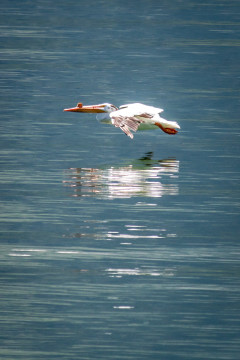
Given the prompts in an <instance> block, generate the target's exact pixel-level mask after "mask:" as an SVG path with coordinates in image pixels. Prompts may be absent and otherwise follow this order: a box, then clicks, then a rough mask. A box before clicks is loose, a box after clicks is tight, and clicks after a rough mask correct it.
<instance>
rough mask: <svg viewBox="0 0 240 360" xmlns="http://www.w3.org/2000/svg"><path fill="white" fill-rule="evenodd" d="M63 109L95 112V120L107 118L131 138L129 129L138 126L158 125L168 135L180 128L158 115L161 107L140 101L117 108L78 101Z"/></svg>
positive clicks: (153, 126) (148, 127)
mask: <svg viewBox="0 0 240 360" xmlns="http://www.w3.org/2000/svg"><path fill="white" fill-rule="evenodd" d="M64 111H74V112H83V113H97V116H96V117H97V120H100V121H105V120H108V121H107V122H110V123H112V124H113V125H114V126H115V127H119V128H120V129H121V130H122V131H123V132H124V133H125V134H126V135H128V136H129V137H130V138H131V139H133V134H132V133H131V131H130V130H132V131H137V130H138V128H139V129H154V128H155V129H156V128H157V127H159V128H160V129H161V130H162V131H164V132H165V133H167V134H169V135H174V134H176V133H177V130H176V129H180V126H179V125H178V123H177V122H175V121H168V120H166V119H163V118H161V117H160V115H159V114H160V113H162V112H163V109H160V108H155V107H153V106H148V105H144V104H140V103H134V104H126V105H121V106H120V107H119V109H118V108H117V107H116V106H115V105H112V104H108V103H104V104H98V105H88V106H83V104H82V103H78V104H77V106H76V107H74V108H70V109H64Z"/></svg>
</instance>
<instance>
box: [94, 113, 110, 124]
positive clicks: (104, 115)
mask: <svg viewBox="0 0 240 360" xmlns="http://www.w3.org/2000/svg"><path fill="white" fill-rule="evenodd" d="M96 118H97V120H98V121H106V122H107V121H109V120H111V118H110V115H109V113H99V114H97V116H96Z"/></svg>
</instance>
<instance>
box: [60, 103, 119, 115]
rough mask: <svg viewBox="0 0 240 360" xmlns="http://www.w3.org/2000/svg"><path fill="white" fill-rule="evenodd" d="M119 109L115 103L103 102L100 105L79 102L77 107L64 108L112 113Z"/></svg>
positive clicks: (84, 111) (76, 110)
mask: <svg viewBox="0 0 240 360" xmlns="http://www.w3.org/2000/svg"><path fill="white" fill-rule="evenodd" d="M116 110H118V108H117V107H116V106H115V105H112V104H108V103H103V104H98V105H87V106H83V104H82V103H78V104H77V106H76V107H74V108H70V109H64V111H74V112H83V113H108V114H109V113H111V112H113V111H116Z"/></svg>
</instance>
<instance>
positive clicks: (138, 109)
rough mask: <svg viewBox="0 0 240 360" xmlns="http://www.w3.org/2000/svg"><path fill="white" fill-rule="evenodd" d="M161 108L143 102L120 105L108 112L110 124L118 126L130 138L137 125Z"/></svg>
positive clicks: (158, 111)
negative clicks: (117, 108)
mask: <svg viewBox="0 0 240 360" xmlns="http://www.w3.org/2000/svg"><path fill="white" fill-rule="evenodd" d="M162 111H163V110H162V109H157V108H153V107H152V106H147V105H144V104H139V103H135V104H127V105H122V106H120V109H119V110H117V111H114V112H112V113H111V114H110V117H111V120H112V124H113V125H114V126H116V127H119V128H120V129H121V130H122V131H123V132H125V134H126V135H128V136H129V137H130V138H131V139H132V138H133V134H132V133H131V131H130V130H132V131H137V129H138V127H139V125H140V124H141V123H144V122H145V120H146V119H151V118H153V116H154V114H157V113H160V112H162Z"/></svg>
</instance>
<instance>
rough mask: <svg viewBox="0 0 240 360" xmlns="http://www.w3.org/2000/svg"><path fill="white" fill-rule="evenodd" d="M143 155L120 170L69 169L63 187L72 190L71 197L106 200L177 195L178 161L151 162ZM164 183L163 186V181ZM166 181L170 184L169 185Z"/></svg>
mask: <svg viewBox="0 0 240 360" xmlns="http://www.w3.org/2000/svg"><path fill="white" fill-rule="evenodd" d="M151 157H152V153H147V154H146V155H145V156H144V157H142V158H141V159H139V160H135V161H132V162H131V163H130V164H126V165H123V166H110V167H105V168H102V169H101V168H100V169H93V168H72V169H70V170H69V172H68V177H69V178H70V179H68V180H66V181H64V184H65V185H67V186H70V187H71V188H73V189H74V196H77V197H82V196H96V197H101V198H102V197H103V198H108V199H113V198H130V197H133V196H138V197H161V196H163V195H177V194H178V185H177V184H176V183H175V180H174V178H176V177H177V176H178V172H179V161H177V160H175V159H164V160H159V161H156V160H152V159H151ZM166 178H167V179H168V180H167V183H166V184H164V180H165V179H166ZM169 179H170V181H169Z"/></svg>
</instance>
